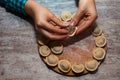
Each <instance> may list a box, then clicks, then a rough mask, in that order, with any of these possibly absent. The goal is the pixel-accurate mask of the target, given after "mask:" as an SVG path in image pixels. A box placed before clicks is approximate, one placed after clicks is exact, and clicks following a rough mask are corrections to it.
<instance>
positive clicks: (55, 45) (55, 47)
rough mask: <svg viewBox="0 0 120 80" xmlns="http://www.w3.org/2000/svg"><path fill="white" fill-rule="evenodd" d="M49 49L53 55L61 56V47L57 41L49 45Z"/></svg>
mask: <svg viewBox="0 0 120 80" xmlns="http://www.w3.org/2000/svg"><path fill="white" fill-rule="evenodd" d="M50 48H51V51H52V52H53V53H54V54H61V53H62V52H63V45H62V44H61V43H60V42H59V41H54V42H52V43H50Z"/></svg>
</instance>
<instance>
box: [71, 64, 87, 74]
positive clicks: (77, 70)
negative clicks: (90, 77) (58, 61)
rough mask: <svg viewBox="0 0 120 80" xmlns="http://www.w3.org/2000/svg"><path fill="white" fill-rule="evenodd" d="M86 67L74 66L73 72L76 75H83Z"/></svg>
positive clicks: (81, 65)
mask: <svg viewBox="0 0 120 80" xmlns="http://www.w3.org/2000/svg"><path fill="white" fill-rule="evenodd" d="M84 69H85V68H84V65H83V64H75V65H72V70H73V72H75V73H82V72H83V71H84Z"/></svg>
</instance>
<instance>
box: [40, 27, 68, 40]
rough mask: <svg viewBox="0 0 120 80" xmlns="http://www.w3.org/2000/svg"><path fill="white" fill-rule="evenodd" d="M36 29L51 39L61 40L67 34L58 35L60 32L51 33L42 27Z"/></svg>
mask: <svg viewBox="0 0 120 80" xmlns="http://www.w3.org/2000/svg"><path fill="white" fill-rule="evenodd" d="M38 31H39V32H40V33H42V34H43V35H45V36H46V37H47V38H49V39H51V40H62V39H65V38H66V37H67V35H60V34H55V33H51V32H49V31H46V30H44V29H38Z"/></svg>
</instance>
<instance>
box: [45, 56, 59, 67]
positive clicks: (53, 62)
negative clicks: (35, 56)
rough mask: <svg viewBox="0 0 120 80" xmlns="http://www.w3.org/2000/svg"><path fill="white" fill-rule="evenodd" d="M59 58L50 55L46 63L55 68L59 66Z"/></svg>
mask: <svg viewBox="0 0 120 80" xmlns="http://www.w3.org/2000/svg"><path fill="white" fill-rule="evenodd" d="M58 60H59V59H58V57H57V56H56V55H53V54H51V55H49V56H48V57H46V63H47V64H48V65H49V66H51V67H54V66H56V65H57V64H58Z"/></svg>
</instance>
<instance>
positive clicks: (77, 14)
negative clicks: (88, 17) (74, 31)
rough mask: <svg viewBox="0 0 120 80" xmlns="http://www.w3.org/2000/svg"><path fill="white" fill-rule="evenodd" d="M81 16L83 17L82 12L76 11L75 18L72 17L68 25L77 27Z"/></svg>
mask: <svg viewBox="0 0 120 80" xmlns="http://www.w3.org/2000/svg"><path fill="white" fill-rule="evenodd" d="M83 15H84V10H81V9H78V10H77V12H76V14H75V16H74V17H73V19H72V21H71V23H70V25H71V26H75V25H77V24H78V23H79V21H80V20H81V18H82V16H83Z"/></svg>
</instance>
